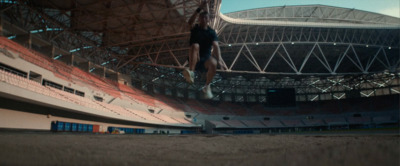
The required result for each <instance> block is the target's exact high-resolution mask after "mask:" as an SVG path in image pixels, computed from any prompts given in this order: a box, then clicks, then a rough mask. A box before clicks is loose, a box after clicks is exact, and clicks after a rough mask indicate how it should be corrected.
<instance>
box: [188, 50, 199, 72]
mask: <svg viewBox="0 0 400 166" xmlns="http://www.w3.org/2000/svg"><path fill="white" fill-rule="evenodd" d="M199 51H200V45H199V44H198V43H193V44H192V45H191V46H190V51H189V70H190V71H194V69H195V67H196V63H197V62H198V60H199V58H200V57H199Z"/></svg>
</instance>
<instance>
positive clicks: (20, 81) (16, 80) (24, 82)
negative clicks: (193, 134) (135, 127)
mask: <svg viewBox="0 0 400 166" xmlns="http://www.w3.org/2000/svg"><path fill="white" fill-rule="evenodd" d="M0 81H1V82H5V83H8V84H11V85H14V86H17V87H20V88H23V89H27V90H30V91H33V92H35V93H38V94H42V95H45V96H50V97H52V98H55V99H58V100H62V101H65V102H69V103H73V104H76V105H80V106H83V107H87V108H92V109H95V110H98V111H102V112H107V113H112V114H116V115H120V116H124V117H130V118H132V120H142V121H143V120H144V121H146V122H154V123H168V124H191V122H189V121H188V120H186V119H183V118H171V117H168V116H166V115H161V114H151V113H148V112H144V111H138V110H135V109H133V108H124V107H121V106H117V105H112V104H107V103H104V102H99V101H95V100H91V99H88V98H85V97H81V96H77V95H74V94H71V93H69V92H65V91H62V90H59V89H55V88H52V87H49V86H43V85H41V84H40V83H38V82H35V81H32V80H29V79H27V78H24V77H21V76H17V75H15V74H12V73H9V72H6V71H4V70H0Z"/></svg>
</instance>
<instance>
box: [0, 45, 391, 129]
mask: <svg viewBox="0 0 400 166" xmlns="http://www.w3.org/2000/svg"><path fill="white" fill-rule="evenodd" d="M0 48H3V49H7V50H10V51H13V52H15V53H18V55H19V56H20V57H21V58H22V59H24V60H26V61H28V62H30V63H32V64H35V65H37V66H39V67H42V68H43V69H46V70H49V71H51V72H52V73H54V75H55V76H56V77H58V78H60V79H63V80H66V81H67V82H71V83H76V84H78V85H80V86H82V87H87V88H88V89H92V90H94V91H97V92H101V93H104V94H108V95H109V96H112V97H114V98H120V99H121V100H125V101H127V102H131V103H135V104H139V105H143V106H144V107H147V108H150V109H153V110H169V111H172V112H174V111H177V112H186V113H196V114H197V113H199V114H203V115H226V116H292V115H310V114H342V113H344V112H347V111H353V112H357V111H359V110H363V111H366V112H368V111H380V110H390V109H393V108H392V106H391V105H390V104H387V103H385V102H387V100H386V99H385V97H382V98H380V99H377V100H376V99H373V100H372V99H371V100H368V99H363V100H360V101H357V102H361V103H362V101H364V103H363V104H357V105H359V106H358V107H357V108H356V107H355V106H354V104H352V103H354V101H351V100H349V101H340V102H339V101H321V102H318V105H317V106H316V105H315V103H306V102H304V103H300V104H299V105H298V106H297V108H289V109H285V108H279V109H270V108H266V107H265V105H263V104H262V103H250V104H245V103H241V104H238V103H231V102H217V103H209V101H200V100H194V99H179V98H171V97H167V96H165V95H161V94H155V95H149V94H147V93H145V92H144V91H142V90H140V89H136V88H133V87H129V86H127V85H124V84H120V83H118V82H114V81H111V80H108V79H106V78H101V77H99V76H97V75H94V74H91V73H88V72H85V71H83V70H81V69H79V68H77V67H74V66H69V65H66V64H65V63H63V62H60V61H58V60H54V59H51V58H49V57H47V56H45V55H42V54H40V53H38V52H35V51H33V50H30V49H27V48H25V47H23V46H21V45H20V44H18V43H16V42H14V41H12V40H9V39H7V38H5V37H0ZM1 77H2V79H3V80H6V82H8V83H10V84H13V85H15V86H19V87H21V88H25V89H28V90H31V91H34V92H36V93H39V94H43V95H47V96H51V97H54V98H56V99H60V100H64V101H67V102H70V103H75V104H77V105H80V106H84V107H88V108H93V109H95V110H99V111H103V112H108V113H112V114H116V115H119V116H124V117H129V118H133V119H141V120H148V121H155V122H161V123H182V124H188V123H189V124H190V122H188V121H187V120H186V119H180V118H173V117H169V116H165V115H161V114H157V113H156V114H152V113H148V112H144V111H138V110H134V109H133V108H126V107H122V106H118V105H114V104H107V103H104V102H98V101H94V100H92V99H89V98H86V97H80V96H76V95H73V94H70V93H68V92H65V91H62V90H58V89H55V88H50V87H44V86H42V85H41V84H40V83H38V82H35V81H32V80H29V79H27V78H22V77H17V76H15V75H12V74H9V73H7V72H2V75H1ZM7 78H9V79H7ZM350 121H351V120H350ZM250 123H252V122H250ZM254 123H255V125H261V126H263V124H264V126H265V123H270V122H263V123H261V124H259V123H257V122H254ZM282 123H283V122H282ZM289 123H290V122H288V123H284V124H289ZM315 123H316V124H318V123H319V122H313V121H310V122H304V121H302V123H294V124H297V125H301V124H303V125H308V124H315ZM325 123H327V122H325ZM233 126H234V125H233ZM267 126H268V125H267Z"/></svg>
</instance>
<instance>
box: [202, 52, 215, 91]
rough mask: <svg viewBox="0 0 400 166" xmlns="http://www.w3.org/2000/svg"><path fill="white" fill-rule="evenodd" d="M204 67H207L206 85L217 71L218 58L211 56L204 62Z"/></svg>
mask: <svg viewBox="0 0 400 166" xmlns="http://www.w3.org/2000/svg"><path fill="white" fill-rule="evenodd" d="M204 67H205V68H206V69H207V77H206V85H209V84H210V83H211V81H212V79H213V78H214V76H215V74H216V73H217V60H216V59H215V58H214V57H212V56H211V57H210V58H208V60H207V61H206V62H205V63H204Z"/></svg>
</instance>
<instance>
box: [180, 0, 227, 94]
mask: <svg viewBox="0 0 400 166" xmlns="http://www.w3.org/2000/svg"><path fill="white" fill-rule="evenodd" d="M207 3H208V2H207V1H202V3H201V5H200V7H199V8H197V10H196V11H195V12H194V13H193V15H192V16H191V17H190V19H189V21H188V23H189V26H190V29H191V30H190V50H189V68H185V69H184V70H183V76H184V77H185V79H186V81H187V82H188V83H190V84H193V83H194V76H195V74H194V71H195V70H196V71H199V72H206V84H205V86H204V88H203V90H202V91H203V93H204V97H205V98H206V99H211V98H213V97H214V96H213V94H212V90H211V87H210V83H211V81H212V79H213V78H214V76H215V74H216V71H217V65H219V66H220V67H221V68H222V69H223V70H225V69H226V65H225V63H224V62H223V60H222V58H221V50H220V48H219V44H218V37H217V34H216V32H215V30H214V29H212V28H211V27H210V26H209V25H208V22H209V21H210V14H209V13H208V9H207V10H205V8H206V6H207ZM197 16H198V24H194V21H195V19H196V17H197ZM211 49H212V50H213V52H212V53H213V54H211ZM212 55H213V56H212Z"/></svg>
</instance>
